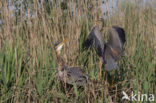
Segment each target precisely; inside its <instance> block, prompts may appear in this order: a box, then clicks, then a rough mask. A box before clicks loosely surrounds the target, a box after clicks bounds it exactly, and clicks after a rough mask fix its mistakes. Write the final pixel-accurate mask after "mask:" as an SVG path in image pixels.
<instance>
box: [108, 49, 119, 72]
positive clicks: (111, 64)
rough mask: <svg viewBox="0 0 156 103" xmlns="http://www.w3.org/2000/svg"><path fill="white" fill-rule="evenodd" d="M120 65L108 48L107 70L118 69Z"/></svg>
mask: <svg viewBox="0 0 156 103" xmlns="http://www.w3.org/2000/svg"><path fill="white" fill-rule="evenodd" d="M118 68H119V67H118V65H117V64H116V62H115V59H114V57H113V56H112V54H111V52H110V49H109V48H106V51H105V70H106V71H110V70H113V69H118Z"/></svg>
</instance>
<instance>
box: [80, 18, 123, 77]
mask: <svg viewBox="0 0 156 103" xmlns="http://www.w3.org/2000/svg"><path fill="white" fill-rule="evenodd" d="M99 21H101V23H102V26H101V27H100V26H99V25H95V26H94V27H93V28H92V30H91V32H90V34H89V35H88V37H87V39H86V40H85V42H84V43H83V47H84V49H88V47H89V46H91V45H94V48H95V50H96V52H97V54H98V55H99V57H100V75H101V68H102V63H103V64H105V68H104V69H105V70H107V71H110V70H113V69H118V68H119V67H118V65H117V64H116V63H115V62H116V61H118V60H120V58H121V56H123V55H124V49H123V45H124V43H125V41H126V39H125V32H124V29H123V28H121V27H119V26H112V27H111V28H110V29H109V30H108V42H107V43H105V42H104V39H103V37H102V34H101V30H102V28H103V26H104V25H103V24H104V20H103V19H100V20H99Z"/></svg>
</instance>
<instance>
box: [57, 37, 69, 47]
mask: <svg viewBox="0 0 156 103" xmlns="http://www.w3.org/2000/svg"><path fill="white" fill-rule="evenodd" d="M67 41H68V38H65V39H64V40H63V41H62V42H61V43H60V44H59V45H58V46H57V47H61V46H63V44H64V43H66V42H67Z"/></svg>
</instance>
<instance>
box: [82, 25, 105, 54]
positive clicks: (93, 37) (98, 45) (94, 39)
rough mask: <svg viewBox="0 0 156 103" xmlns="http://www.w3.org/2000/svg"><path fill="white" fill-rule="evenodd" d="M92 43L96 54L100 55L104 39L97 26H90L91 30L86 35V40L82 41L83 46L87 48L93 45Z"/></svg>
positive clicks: (102, 50)
mask: <svg viewBox="0 0 156 103" xmlns="http://www.w3.org/2000/svg"><path fill="white" fill-rule="evenodd" d="M93 43H95V44H94V46H95V50H96V52H97V54H98V55H99V56H102V55H103V52H104V39H103V37H102V34H101V32H100V29H99V28H98V27H97V26H95V27H93V28H92V31H91V32H90V34H89V35H88V37H87V39H86V41H85V42H84V43H83V48H85V49H88V47H89V46H91V45H93Z"/></svg>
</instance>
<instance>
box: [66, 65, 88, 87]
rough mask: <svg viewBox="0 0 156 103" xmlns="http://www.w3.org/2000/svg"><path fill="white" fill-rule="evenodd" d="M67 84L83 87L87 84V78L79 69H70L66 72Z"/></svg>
mask: <svg viewBox="0 0 156 103" xmlns="http://www.w3.org/2000/svg"><path fill="white" fill-rule="evenodd" d="M67 76H68V77H67V83H69V84H72V85H73V84H74V83H75V84H76V85H77V86H83V85H85V84H87V82H88V76H87V75H86V74H84V73H83V72H82V71H81V68H80V67H71V68H69V69H68V72H67Z"/></svg>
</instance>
